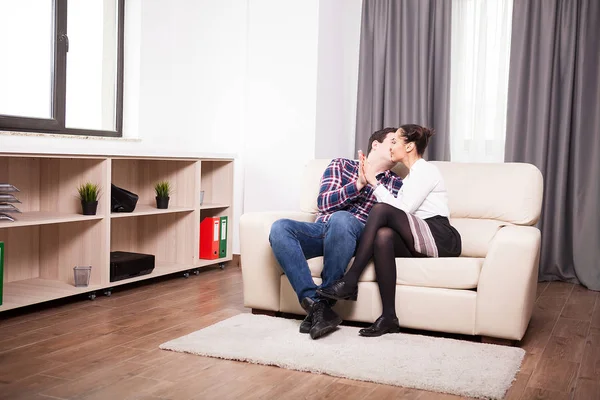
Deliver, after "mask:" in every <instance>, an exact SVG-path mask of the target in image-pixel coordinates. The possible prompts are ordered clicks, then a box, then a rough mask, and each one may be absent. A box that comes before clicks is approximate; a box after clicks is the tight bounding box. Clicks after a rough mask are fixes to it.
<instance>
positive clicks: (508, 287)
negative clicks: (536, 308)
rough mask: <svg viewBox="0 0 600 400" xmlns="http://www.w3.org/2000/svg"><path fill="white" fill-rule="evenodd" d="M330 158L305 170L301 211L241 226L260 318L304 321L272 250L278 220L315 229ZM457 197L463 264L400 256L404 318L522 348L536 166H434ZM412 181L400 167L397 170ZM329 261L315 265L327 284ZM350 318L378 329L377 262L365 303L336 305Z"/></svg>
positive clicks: (535, 236) (249, 289) (531, 278)
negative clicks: (290, 316)
mask: <svg viewBox="0 0 600 400" xmlns="http://www.w3.org/2000/svg"><path fill="white" fill-rule="evenodd" d="M329 161H330V160H313V161H311V162H310V163H309V164H308V165H307V166H306V169H305V173H304V177H303V182H302V185H303V186H302V187H303V190H302V199H301V210H302V211H300V212H261V213H247V214H244V215H243V216H242V217H241V219H240V244H241V263H242V274H243V283H244V304H245V305H246V307H250V308H252V309H253V311H255V312H262V311H271V312H284V313H294V314H304V311H303V309H302V308H301V307H300V305H299V304H298V300H297V297H296V294H295V293H294V291H293V290H292V287H291V285H290V283H289V281H288V280H287V278H286V276H285V275H284V274H283V272H282V270H281V268H280V267H279V264H278V263H277V261H276V260H275V257H274V256H273V253H272V251H271V247H270V245H269V240H268V237H269V231H270V228H271V224H272V223H273V222H274V221H276V220H277V219H279V218H291V219H296V220H300V221H314V218H315V212H316V210H317V202H316V199H317V194H318V190H319V183H320V177H321V174H322V173H323V171H324V170H325V168H326V166H327V165H328V163H329ZM433 163H434V164H435V165H437V166H438V168H439V169H440V171H441V173H442V175H443V176H444V179H445V181H446V186H447V189H448V197H449V205H450V210H451V223H452V225H453V226H454V227H456V229H457V230H458V231H459V232H460V234H461V236H462V242H463V247H462V255H461V257H458V258H437V259H434V258H398V259H397V260H396V266H397V270H398V274H397V276H398V277H397V286H396V310H397V315H398V319H399V321H400V325H402V326H404V327H408V328H415V329H423V330H432V331H441V332H449V333H459V334H468V335H481V336H482V337H491V338H501V339H508V340H520V339H521V338H522V337H523V335H524V333H525V330H526V329H527V325H528V323H529V320H530V317H531V311H532V308H533V303H534V301H535V294H536V286H537V277H538V264H539V250H540V241H541V239H540V231H539V230H538V229H537V228H536V227H534V226H533V225H534V224H535V223H536V222H537V220H538V218H539V216H540V211H541V203H542V187H543V180H542V175H541V173H540V171H539V170H538V169H537V168H536V167H534V166H533V165H530V164H521V163H501V164H500V163H499V164H466V163H452V162H433ZM396 172H398V173H399V174H400V175H401V176H403V175H404V174H403V171H402V169H401V168H400V166H398V167H397V171H396ZM322 261H323V258H322V257H317V258H313V259H311V260H309V262H308V263H309V266H310V269H311V272H312V276H313V278H314V281H315V282H316V283H317V284H320V283H321V279H320V274H321V269H322V267H323V263H322ZM335 309H336V310H337V311H338V312H339V313H340V315H341V316H342V318H344V319H345V320H354V321H363V322H373V321H374V320H375V319H376V318H377V317H379V316H380V314H381V300H380V298H379V290H378V288H377V283H376V282H375V273H374V268H373V265H372V263H371V265H369V266H368V267H367V269H366V270H365V272H364V273H363V275H362V277H361V281H360V283H359V290H358V300H357V301H356V302H352V301H340V302H338V304H337V305H336V306H335Z"/></svg>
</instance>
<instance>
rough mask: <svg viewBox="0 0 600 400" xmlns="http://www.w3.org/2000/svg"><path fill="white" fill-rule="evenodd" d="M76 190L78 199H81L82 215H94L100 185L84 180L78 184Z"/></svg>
mask: <svg viewBox="0 0 600 400" xmlns="http://www.w3.org/2000/svg"><path fill="white" fill-rule="evenodd" d="M77 191H78V192H79V200H81V209H82V210H83V215H96V210H97V209H98V197H99V196H100V187H99V186H98V185H97V184H95V183H91V182H86V183H83V184H81V185H79V187H78V188H77Z"/></svg>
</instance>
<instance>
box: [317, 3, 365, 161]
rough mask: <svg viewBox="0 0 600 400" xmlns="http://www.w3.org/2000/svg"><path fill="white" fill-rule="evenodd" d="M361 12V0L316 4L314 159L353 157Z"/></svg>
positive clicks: (354, 155)
mask: <svg viewBox="0 0 600 400" xmlns="http://www.w3.org/2000/svg"><path fill="white" fill-rule="evenodd" d="M361 15H362V0H326V1H321V2H320V4H319V63H318V78H317V106H316V110H317V124H316V128H315V133H316V140H315V157H316V158H333V157H347V158H353V157H356V154H354V141H355V140H354V135H355V127H356V98H357V94H358V55H359V47H360V20H361ZM365 147H366V145H365ZM365 150H366V149H365Z"/></svg>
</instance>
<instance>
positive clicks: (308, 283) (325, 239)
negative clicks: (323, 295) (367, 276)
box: [269, 211, 364, 301]
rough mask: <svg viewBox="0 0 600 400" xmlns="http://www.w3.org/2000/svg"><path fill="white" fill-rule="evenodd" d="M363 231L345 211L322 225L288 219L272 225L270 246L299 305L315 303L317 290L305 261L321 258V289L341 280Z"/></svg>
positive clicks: (362, 226)
mask: <svg viewBox="0 0 600 400" xmlns="http://www.w3.org/2000/svg"><path fill="white" fill-rule="evenodd" d="M363 228H364V224H363V223H362V222H360V221H359V220H358V219H357V218H356V217H355V216H354V215H352V214H350V213H349V212H347V211H336V212H334V213H333V214H332V215H331V217H330V218H329V220H328V221H327V222H325V223H321V222H300V221H294V220H291V219H280V220H277V221H275V223H273V226H271V233H270V234H269V242H270V243H271V248H272V249H273V253H274V254H275V258H276V259H277V261H278V262H279V265H281V268H282V269H283V272H284V273H285V274H286V275H287V277H288V280H289V281H290V283H291V284H292V287H293V288H294V291H296V294H297V295H298V300H299V301H302V299H303V298H305V297H309V298H311V299H313V300H315V299H316V298H317V293H316V290H317V288H318V287H320V286H317V285H315V283H314V281H313V279H312V276H311V273H310V269H309V268H308V263H307V262H306V260H307V259H310V258H314V257H319V256H323V272H321V278H322V280H323V283H322V284H321V286H323V287H326V286H329V285H331V284H332V283H333V282H335V281H336V280H338V279H340V278H341V277H342V276H344V273H345V272H346V268H347V267H348V264H349V263H350V259H351V258H352V256H353V255H354V252H355V251H356V247H357V245H358V240H359V239H360V235H361V234H362V231H363Z"/></svg>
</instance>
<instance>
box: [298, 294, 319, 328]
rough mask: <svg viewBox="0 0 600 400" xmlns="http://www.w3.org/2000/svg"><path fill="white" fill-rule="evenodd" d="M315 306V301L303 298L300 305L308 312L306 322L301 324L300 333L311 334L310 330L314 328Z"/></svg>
mask: <svg viewBox="0 0 600 400" xmlns="http://www.w3.org/2000/svg"><path fill="white" fill-rule="evenodd" d="M314 304H315V301H314V300H313V299H311V298H310V297H305V298H303V299H302V302H301V303H300V305H301V306H302V308H303V309H304V311H306V318H304V321H302V323H301V324H300V333H309V332H310V328H312V321H313V320H312V315H313V311H312V308H313V305H314Z"/></svg>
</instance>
